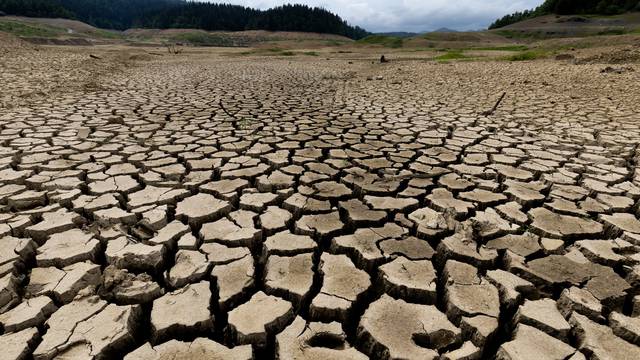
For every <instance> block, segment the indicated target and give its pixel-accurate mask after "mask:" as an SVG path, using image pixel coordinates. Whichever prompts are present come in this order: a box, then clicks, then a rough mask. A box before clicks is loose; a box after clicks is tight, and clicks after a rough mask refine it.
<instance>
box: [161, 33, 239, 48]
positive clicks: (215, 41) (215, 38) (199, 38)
mask: <svg viewBox="0 0 640 360" xmlns="http://www.w3.org/2000/svg"><path fill="white" fill-rule="evenodd" d="M171 39H172V40H173V41H177V42H185V43H189V44H191V45H194V46H220V47H230V46H235V44H234V42H233V41H232V40H231V39H230V38H228V37H224V36H220V35H213V34H207V33H203V32H187V33H181V34H176V35H174V36H172V37H171Z"/></svg>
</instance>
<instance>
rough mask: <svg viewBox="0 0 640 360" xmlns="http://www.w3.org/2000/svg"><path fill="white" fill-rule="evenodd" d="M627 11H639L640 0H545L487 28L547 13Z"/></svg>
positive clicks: (608, 12) (601, 13)
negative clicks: (533, 7)
mask: <svg viewBox="0 0 640 360" xmlns="http://www.w3.org/2000/svg"><path fill="white" fill-rule="evenodd" d="M628 11H640V0H546V1H545V2H544V3H543V4H542V5H540V6H538V7H537V8H535V9H531V10H525V11H518V12H515V13H513V14H509V15H505V16H504V17H502V18H500V19H498V20H496V21H495V22H494V23H493V24H491V25H490V26H489V29H498V28H501V27H504V26H507V25H511V24H514V23H517V22H520V21H523V20H527V19H531V18H534V17H537V16H542V15H548V14H558V15H572V14H584V15H616V14H622V13H625V12H628Z"/></svg>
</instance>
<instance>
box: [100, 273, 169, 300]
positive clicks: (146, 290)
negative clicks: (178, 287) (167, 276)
mask: <svg viewBox="0 0 640 360" xmlns="http://www.w3.org/2000/svg"><path fill="white" fill-rule="evenodd" d="M99 291H100V295H101V296H102V297H103V298H106V299H108V300H111V301H117V302H119V303H123V304H143V303H148V302H151V301H153V300H154V299H156V298H159V297H160V296H162V295H163V294H164V290H163V289H162V288H161V287H160V285H158V283H156V282H155V281H154V280H153V278H151V276H150V275H148V274H146V273H142V274H138V275H135V274H132V273H129V272H128V271H127V270H124V269H118V268H117V267H115V266H113V265H110V266H107V268H106V269H104V274H103V281H102V286H101V287H100V288H99Z"/></svg>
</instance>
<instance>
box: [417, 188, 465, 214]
mask: <svg viewBox="0 0 640 360" xmlns="http://www.w3.org/2000/svg"><path fill="white" fill-rule="evenodd" d="M427 200H429V202H430V204H431V205H430V206H431V207H433V208H434V209H435V210H438V211H443V212H444V211H452V213H453V214H454V216H455V218H456V219H458V220H461V219H463V218H464V217H466V216H467V215H468V214H469V211H470V210H471V209H473V208H474V206H473V204H472V203H470V202H467V201H462V200H458V199H456V198H454V197H453V194H452V193H451V192H449V191H448V190H446V189H441V188H440V189H435V190H433V192H432V193H431V194H430V195H429V196H427Z"/></svg>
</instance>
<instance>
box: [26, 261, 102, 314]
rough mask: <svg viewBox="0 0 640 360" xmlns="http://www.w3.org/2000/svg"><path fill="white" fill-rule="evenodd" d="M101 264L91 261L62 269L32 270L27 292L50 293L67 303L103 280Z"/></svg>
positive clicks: (57, 299) (61, 301) (36, 294)
mask: <svg viewBox="0 0 640 360" xmlns="http://www.w3.org/2000/svg"><path fill="white" fill-rule="evenodd" d="M101 275H102V274H101V271H100V265H96V264H94V263H91V262H80V263H75V264H71V265H69V266H66V267H64V268H62V269H58V268H55V267H47V268H34V269H33V270H31V275H30V277H29V285H27V287H26V293H27V294H29V296H30V297H35V296H39V295H48V296H51V297H53V298H54V299H55V300H56V301H57V302H59V303H62V304H67V303H69V302H71V301H72V300H73V298H75V297H76V295H77V294H78V292H80V290H82V289H84V288H86V287H87V286H98V284H100V282H101V278H100V276H101Z"/></svg>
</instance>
